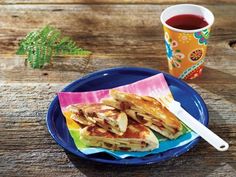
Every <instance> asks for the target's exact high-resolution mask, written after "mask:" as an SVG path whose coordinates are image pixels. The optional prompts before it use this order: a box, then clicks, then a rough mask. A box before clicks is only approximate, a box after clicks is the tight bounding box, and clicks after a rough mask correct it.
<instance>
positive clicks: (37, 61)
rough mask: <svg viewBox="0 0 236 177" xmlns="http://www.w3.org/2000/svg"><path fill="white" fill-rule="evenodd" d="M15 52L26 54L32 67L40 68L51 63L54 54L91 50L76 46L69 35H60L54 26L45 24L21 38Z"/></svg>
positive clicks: (75, 53) (79, 53)
mask: <svg viewBox="0 0 236 177" xmlns="http://www.w3.org/2000/svg"><path fill="white" fill-rule="evenodd" d="M16 54H18V55H27V58H26V60H27V62H28V63H29V64H30V65H31V67H32V68H42V67H43V66H44V65H45V64H47V63H51V60H52V56H55V55H89V54H91V52H90V51H88V50H84V49H82V48H79V47H77V45H76V43H75V42H74V41H73V40H71V39H70V38H69V37H62V35H61V32H60V31H59V30H57V29H56V28H54V27H51V26H46V27H44V28H43V29H41V30H38V31H34V32H30V33H29V34H28V35H27V36H26V37H25V38H24V39H22V40H21V41H20V43H19V48H18V50H17V52H16Z"/></svg>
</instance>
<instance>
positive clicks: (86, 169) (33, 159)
mask: <svg viewBox="0 0 236 177" xmlns="http://www.w3.org/2000/svg"><path fill="white" fill-rule="evenodd" d="M191 85H192V86H193V87H194V88H195V89H197V90H198V91H199V92H200V93H201V95H202V97H203V98H204V100H205V101H206V103H207V105H208V108H209V112H210V128H211V129H212V130H213V131H215V132H216V133H217V134H219V135H221V136H222V137H223V138H225V139H226V140H227V141H228V142H229V143H230V145H231V146H230V149H229V151H227V152H217V151H216V150H215V149H213V148H212V147H211V146H209V145H208V144H207V143H206V142H204V141H201V142H200V143H199V144H198V145H197V146H196V147H195V148H194V149H192V150H190V151H189V152H187V153H186V154H184V155H182V156H180V157H178V158H175V159H172V160H170V161H167V162H163V163H160V164H156V165H149V166H140V167H114V166H111V165H101V164H93V163H91V162H87V161H83V160H80V159H78V158H76V157H74V156H73V155H71V154H69V153H66V152H64V151H63V150H62V148H60V147H59V146H58V145H56V143H55V142H54V141H53V140H52V138H51V137H50V135H49V134H48V132H47V129H46V126H45V114H46V111H47V107H48V104H49V102H50V100H51V99H52V98H53V97H54V95H55V92H57V91H59V90H60V89H61V88H62V87H63V86H64V84H26V83H22V84H19V83H9V84H4V85H1V87H0V98H1V102H0V127H1V129H0V137H1V139H0V144H1V145H0V154H1V159H0V162H1V163H0V171H1V173H2V174H4V176H52V175H59V176H74V175H76V176H89V177H90V176H129V175H141V176H143V175H144V176H208V175H209V176H221V175H222V174H225V173H227V175H228V176H234V175H235V167H236V163H235V162H236V156H235V155H236V154H235V152H236V146H235V137H236V129H235V126H236V119H235V114H236V112H235V111H236V104H232V102H231V101H229V100H227V99H225V98H224V97H222V96H221V95H217V94H214V93H211V90H207V89H205V88H204V86H203V87H201V86H198V85H195V84H191ZM230 86H231V87H232V88H233V87H234V88H235V84H234V85H232V84H225V85H222V87H230ZM206 87H208V86H207V84H206ZM212 87H217V85H212ZM222 94H227V91H225V92H224V93H222ZM5 95H8V96H7V97H6V96H5ZM37 100H40V102H39V101H37ZM9 108H10V110H11V111H10V112H9ZM75 167H77V168H75ZM206 167H207V168H206ZM200 169H204V170H202V171H201V172H199V170H200ZM121 172H122V173H121Z"/></svg>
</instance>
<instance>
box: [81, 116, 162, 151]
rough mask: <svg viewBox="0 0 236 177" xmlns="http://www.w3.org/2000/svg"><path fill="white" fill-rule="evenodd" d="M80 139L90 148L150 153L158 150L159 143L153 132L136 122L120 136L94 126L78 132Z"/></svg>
mask: <svg viewBox="0 0 236 177" xmlns="http://www.w3.org/2000/svg"><path fill="white" fill-rule="evenodd" d="M80 139H81V140H82V141H83V142H84V143H85V144H86V145H87V146H92V147H103V148H106V149H111V150H121V151H150V150H153V149H155V148H158V146H159V142H158V139H157V138H156V136H155V135H154V134H153V132H152V131H151V130H150V129H149V128H147V127H145V126H144V125H142V124H140V123H138V122H134V121H133V122H132V123H130V120H129V125H128V127H127V130H126V132H125V133H124V134H123V135H122V136H119V135H115V134H113V133H110V132H108V131H107V130H105V129H103V128H101V127H98V126H96V125H90V126H86V127H85V128H83V129H82V130H80Z"/></svg>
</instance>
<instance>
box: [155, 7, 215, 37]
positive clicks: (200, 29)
mask: <svg viewBox="0 0 236 177" xmlns="http://www.w3.org/2000/svg"><path fill="white" fill-rule="evenodd" d="M186 5H187V6H195V7H198V8H201V9H204V10H205V11H207V12H209V13H210V14H211V15H212V18H213V19H212V22H211V23H209V24H208V25H207V26H205V27H203V28H199V29H194V30H184V29H178V28H174V27H172V26H170V25H168V24H167V23H166V22H165V21H164V19H163V16H164V12H166V11H167V10H170V9H171V8H173V7H176V6H186ZM160 20H161V23H162V24H163V25H164V26H166V27H167V28H169V29H171V30H173V31H176V32H182V33H195V32H199V31H203V30H205V29H208V28H210V27H211V26H212V25H213V23H214V21H215V17H214V15H213V13H212V12H211V11H210V10H209V9H207V8H206V7H203V6H200V5H196V4H177V5H173V6H169V7H167V8H166V9H165V10H164V11H163V12H162V13H161V16H160Z"/></svg>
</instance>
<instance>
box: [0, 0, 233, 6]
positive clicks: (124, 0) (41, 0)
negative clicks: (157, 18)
mask: <svg viewBox="0 0 236 177" xmlns="http://www.w3.org/2000/svg"><path fill="white" fill-rule="evenodd" d="M2 1H3V4H172V3H175V4H178V3H186V0H66V1H65V0H2ZM188 3H192V4H218V5H219V4H235V3H236V2H235V0H208V1H205V0H190V1H188Z"/></svg>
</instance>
